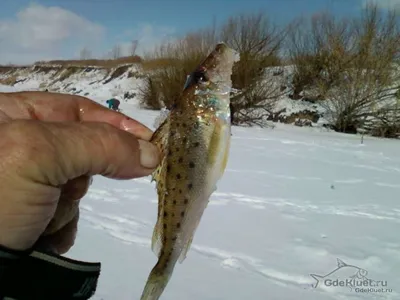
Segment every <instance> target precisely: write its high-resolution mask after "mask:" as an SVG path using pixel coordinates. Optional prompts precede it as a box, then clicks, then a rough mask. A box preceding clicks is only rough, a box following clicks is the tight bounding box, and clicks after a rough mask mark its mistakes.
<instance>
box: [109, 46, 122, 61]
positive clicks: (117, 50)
mask: <svg viewBox="0 0 400 300" xmlns="http://www.w3.org/2000/svg"><path fill="white" fill-rule="evenodd" d="M121 56H122V51H121V46H120V45H115V46H114V47H113V48H112V50H111V57H112V58H113V59H117V58H120V57H121Z"/></svg>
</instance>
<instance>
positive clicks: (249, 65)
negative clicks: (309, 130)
mask: <svg viewBox="0 0 400 300" xmlns="http://www.w3.org/2000/svg"><path fill="white" fill-rule="evenodd" d="M220 34H221V39H222V40H224V41H225V42H226V43H227V44H228V45H230V46H231V47H232V48H234V49H236V50H237V51H238V52H239V54H240V61H239V62H237V63H236V64H235V65H234V67H233V74H232V86H233V88H234V89H236V90H237V91H238V92H237V93H236V94H235V95H233V97H232V99H231V103H232V105H231V108H232V112H231V113H232V123H233V124H247V125H252V124H256V125H260V126H263V125H262V124H264V123H265V120H266V118H267V117H268V115H269V114H270V112H271V110H272V109H273V107H274V105H275V102H276V100H277V99H278V97H279V96H280V95H282V94H283V91H282V90H281V86H282V84H283V81H282V80H281V79H282V77H279V76H275V77H274V76H273V73H274V71H273V69H272V68H271V67H274V66H278V65H280V59H279V51H280V50H281V46H282V43H283V41H284V39H285V36H286V31H285V30H284V29H280V28H279V27H277V26H276V25H274V24H272V22H271V21H270V20H269V19H268V17H267V15H266V14H265V13H263V12H261V13H258V14H248V15H238V16H234V17H231V18H229V19H228V21H227V22H226V23H225V24H223V25H222V28H221V33H220ZM266 76H267V78H268V80H264V79H265V77H266Z"/></svg>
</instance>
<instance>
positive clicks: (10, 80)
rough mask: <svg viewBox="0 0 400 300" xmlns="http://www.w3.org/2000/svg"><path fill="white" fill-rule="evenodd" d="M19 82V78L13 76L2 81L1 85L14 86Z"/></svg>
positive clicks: (0, 81) (0, 80)
mask: <svg viewBox="0 0 400 300" xmlns="http://www.w3.org/2000/svg"><path fill="white" fill-rule="evenodd" d="M17 80H18V79H17V76H16V75H12V76H9V77H6V78H2V79H0V84H3V85H11V86H12V85H14V84H15V83H16V82H17Z"/></svg>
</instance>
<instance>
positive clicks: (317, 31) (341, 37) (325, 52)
mask: <svg viewBox="0 0 400 300" xmlns="http://www.w3.org/2000/svg"><path fill="white" fill-rule="evenodd" d="M288 37H289V38H288V40H287V47H288V52H289V57H290V60H291V62H292V63H293V64H294V74H293V82H292V84H293V96H292V97H293V99H300V98H302V96H301V95H300V94H301V93H303V96H304V97H305V98H306V99H307V98H308V97H311V98H313V99H318V98H319V99H323V98H325V94H326V92H327V91H328V90H329V89H330V88H331V87H332V85H333V84H334V82H335V80H336V79H338V78H339V77H340V74H341V73H342V72H343V71H344V70H345V69H346V67H347V66H348V64H349V63H350V61H351V56H349V55H348V53H349V52H351V50H352V45H353V39H352V37H353V29H352V27H351V26H350V22H349V20H347V19H342V20H339V21H338V20H336V19H335V18H334V17H333V16H332V15H330V14H328V13H320V14H315V15H314V16H312V18H311V19H310V20H309V21H308V20H306V19H299V20H296V21H295V22H294V23H293V24H291V26H290V30H289V35H288ZM306 92H311V95H307V94H306Z"/></svg>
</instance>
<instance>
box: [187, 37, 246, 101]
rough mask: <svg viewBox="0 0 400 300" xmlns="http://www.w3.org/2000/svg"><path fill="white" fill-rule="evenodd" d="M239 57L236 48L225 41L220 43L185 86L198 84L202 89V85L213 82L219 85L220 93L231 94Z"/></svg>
mask: <svg viewBox="0 0 400 300" xmlns="http://www.w3.org/2000/svg"><path fill="white" fill-rule="evenodd" d="M239 59H240V56H239V53H238V52H237V51H236V50H234V49H232V48H230V47H229V46H228V45H226V44H225V43H224V42H220V43H218V44H217V45H216V46H215V47H214V49H213V51H212V52H211V53H210V54H209V55H208V56H207V57H206V58H205V59H204V60H203V62H201V63H200V64H199V66H198V67H197V68H196V70H195V71H194V72H193V73H192V74H191V75H190V78H189V80H188V82H187V85H186V86H185V88H186V87H188V86H190V85H198V86H199V87H200V89H201V86H209V85H210V84H213V85H214V86H217V87H219V90H220V93H222V94H227V93H228V94H229V93H230V92H231V87H232V81H231V75H232V71H233V70H232V68H233V65H234V63H235V62H237V61H239Z"/></svg>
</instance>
